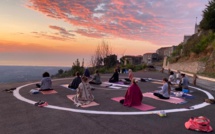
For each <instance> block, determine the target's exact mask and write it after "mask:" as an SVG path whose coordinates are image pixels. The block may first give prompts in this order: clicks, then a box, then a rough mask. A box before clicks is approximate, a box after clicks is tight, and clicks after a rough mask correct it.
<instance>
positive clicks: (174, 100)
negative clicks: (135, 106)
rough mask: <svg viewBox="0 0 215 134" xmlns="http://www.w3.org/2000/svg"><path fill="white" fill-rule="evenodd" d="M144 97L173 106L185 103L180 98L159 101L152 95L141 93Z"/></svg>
mask: <svg viewBox="0 0 215 134" xmlns="http://www.w3.org/2000/svg"><path fill="white" fill-rule="evenodd" d="M143 96H144V97H148V98H152V99H155V100H161V101H165V102H169V103H174V104H182V103H184V102H185V100H184V99H181V98H177V97H170V99H167V100H165V99H160V98H158V97H157V96H154V95H153V93H150V92H147V93H143Z"/></svg>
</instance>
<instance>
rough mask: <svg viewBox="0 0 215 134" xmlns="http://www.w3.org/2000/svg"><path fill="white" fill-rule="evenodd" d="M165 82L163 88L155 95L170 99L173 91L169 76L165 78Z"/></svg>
mask: <svg viewBox="0 0 215 134" xmlns="http://www.w3.org/2000/svg"><path fill="white" fill-rule="evenodd" d="M163 83H164V84H163V86H162V89H161V90H160V91H157V92H155V93H154V96H157V97H158V98H160V99H169V98H170V92H171V87H170V82H169V81H168V79H167V78H163Z"/></svg>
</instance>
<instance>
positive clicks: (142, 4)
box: [27, 0, 207, 45]
mask: <svg viewBox="0 0 215 134" xmlns="http://www.w3.org/2000/svg"><path fill="white" fill-rule="evenodd" d="M206 3H207V1H202V0H189V1H187V0H177V1H176V0H153V1H152V0H123V1H119V0H91V1H89V0H29V2H28V3H27V6H28V7H29V8H31V9H33V10H36V11H39V12H41V13H43V14H45V15H46V16H48V17H51V18H54V19H60V20H63V21H66V22H67V23H70V24H72V25H74V26H76V27H77V29H76V30H75V31H74V32H75V33H78V34H81V35H83V36H88V37H93V38H103V37H120V38H126V39H131V40H143V41H149V42H152V43H155V44H158V45H159V44H160V45H164V44H166V45H167V43H168V44H170V45H175V44H172V43H179V42H180V40H181V39H182V36H183V34H189V33H192V32H193V31H194V24H195V17H197V16H201V12H202V10H203V9H204V8H205V7H204V5H205V4H206ZM49 28H51V29H53V30H56V31H58V33H59V34H61V35H62V38H67V37H72V36H74V33H71V32H69V31H67V30H65V29H64V28H62V27H58V26H51V25H50V26H49ZM50 38H54V37H50Z"/></svg>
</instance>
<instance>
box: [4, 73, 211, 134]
mask: <svg viewBox="0 0 215 134" xmlns="http://www.w3.org/2000/svg"><path fill="white" fill-rule="evenodd" d="M134 75H135V77H146V78H153V79H160V80H161V79H162V78H163V77H168V76H167V74H162V73H159V72H137V73H134ZM109 77H110V75H102V79H103V81H105V80H108V78H109ZM120 77H121V78H123V77H126V75H125V74H120ZM71 80H72V79H71V78H69V79H62V80H56V81H54V82H53V88H54V89H55V90H56V91H57V92H58V93H57V94H51V95H43V94H36V95H31V94H29V91H30V89H33V88H35V85H34V84H33V85H29V86H26V87H23V88H21V89H20V92H19V93H20V95H21V96H22V97H24V98H26V99H28V100H31V101H38V100H44V101H47V102H48V103H49V106H50V105H54V106H59V107H64V108H68V109H74V110H85V111H106V112H107V113H106V114H93V113H92V114H87V113H79V112H78V111H77V112H71V111H63V110H56V109H51V108H40V107H36V106H34V105H32V104H30V103H27V102H24V101H21V100H18V99H17V98H15V97H14V96H13V94H12V93H7V92H1V93H0V105H1V110H0V119H1V120H0V133H1V134H49V133H52V134H86V133H87V134H145V133H147V134H164V133H167V134H194V133H199V134H200V133H201V132H196V131H190V130H187V129H185V127H184V123H185V122H186V121H187V120H188V119H189V118H190V117H195V116H206V117H208V118H209V119H210V120H211V126H212V127H213V128H214V129H215V120H214V111H215V107H214V105H208V106H205V107H203V108H200V109H195V110H190V109H189V107H190V106H193V105H197V104H201V103H203V99H205V98H207V97H208V96H207V95H206V94H205V93H204V92H201V91H198V90H196V89H191V90H192V91H193V92H192V93H191V94H192V95H193V96H194V97H195V98H194V99H187V103H185V104H172V103H168V102H163V101H158V100H154V99H151V98H146V97H144V98H143V103H144V104H148V105H152V106H154V107H156V108H155V109H153V110H151V111H146V112H150V113H148V114H144V112H143V111H140V110H137V109H135V108H130V107H125V106H122V105H121V104H119V103H117V102H115V101H113V100H111V98H113V97H119V96H124V95H125V92H126V89H127V88H122V89H120V90H117V89H116V90H108V88H101V87H99V86H97V87H96V89H95V90H94V91H92V92H93V94H94V96H95V101H96V102H97V103H99V104H100V105H99V106H93V107H88V108H81V107H75V105H74V104H73V102H72V101H71V100H69V99H68V98H67V97H66V96H67V95H71V94H75V92H74V91H71V90H69V89H67V88H64V87H62V86H60V85H62V84H67V83H69V82H70V81H71ZM29 83H32V82H27V83H13V84H4V85H1V87H0V88H1V90H3V89H5V88H12V87H19V86H22V85H25V84H29ZM138 85H139V86H140V88H141V90H142V92H143V93H145V92H150V91H154V90H157V89H158V87H159V86H161V84H159V83H152V82H139V83H138ZM205 91H208V92H210V93H211V94H212V95H213V96H215V93H214V92H213V91H211V90H205ZM166 109H187V110H188V111H185V112H173V113H167V117H159V116H158V115H157V114H155V113H154V112H153V111H154V110H155V111H160V110H166ZM108 112H118V114H119V113H122V114H123V113H124V112H131V113H132V114H133V112H135V113H138V114H139V115H134V114H133V115H120V114H119V115H110V114H109V113H108Z"/></svg>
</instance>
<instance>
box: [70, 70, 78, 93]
mask: <svg viewBox="0 0 215 134" xmlns="http://www.w3.org/2000/svg"><path fill="white" fill-rule="evenodd" d="M80 83H81V77H80V74H79V72H76V77H75V78H74V79H73V81H72V82H71V83H70V84H69V86H68V88H71V89H74V90H76V88H78V85H79V84H80Z"/></svg>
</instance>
